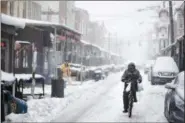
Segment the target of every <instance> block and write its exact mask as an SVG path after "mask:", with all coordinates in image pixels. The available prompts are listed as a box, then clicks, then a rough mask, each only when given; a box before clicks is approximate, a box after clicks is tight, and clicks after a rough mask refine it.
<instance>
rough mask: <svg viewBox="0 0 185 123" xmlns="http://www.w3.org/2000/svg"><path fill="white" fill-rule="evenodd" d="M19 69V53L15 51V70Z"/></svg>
mask: <svg viewBox="0 0 185 123" xmlns="http://www.w3.org/2000/svg"><path fill="white" fill-rule="evenodd" d="M19 67H20V53H19V51H16V53H15V68H19Z"/></svg>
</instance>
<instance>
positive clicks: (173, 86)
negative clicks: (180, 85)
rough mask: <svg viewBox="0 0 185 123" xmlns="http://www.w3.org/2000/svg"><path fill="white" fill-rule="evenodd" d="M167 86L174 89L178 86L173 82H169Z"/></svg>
mask: <svg viewBox="0 0 185 123" xmlns="http://www.w3.org/2000/svg"><path fill="white" fill-rule="evenodd" d="M165 88H167V89H172V90H174V89H175V88H176V86H175V85H174V84H172V83H167V84H166V85H165Z"/></svg>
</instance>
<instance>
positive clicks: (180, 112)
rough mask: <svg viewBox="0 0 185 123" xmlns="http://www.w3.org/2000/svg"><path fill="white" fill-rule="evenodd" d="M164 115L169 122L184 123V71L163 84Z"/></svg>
mask: <svg viewBox="0 0 185 123" xmlns="http://www.w3.org/2000/svg"><path fill="white" fill-rule="evenodd" d="M165 87H166V88H167V89H168V91H167V93H166V95H165V101H164V115H165V117H166V118H167V120H168V122H170V123H172V122H173V123H184V71H183V72H181V73H179V74H178V75H177V77H176V78H175V79H174V80H173V81H172V82H171V83H168V84H166V85H165Z"/></svg>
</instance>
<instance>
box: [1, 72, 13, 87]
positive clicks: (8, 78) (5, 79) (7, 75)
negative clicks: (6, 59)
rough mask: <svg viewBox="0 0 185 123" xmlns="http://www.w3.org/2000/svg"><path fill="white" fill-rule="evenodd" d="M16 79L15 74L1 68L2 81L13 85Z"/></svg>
mask: <svg viewBox="0 0 185 123" xmlns="http://www.w3.org/2000/svg"><path fill="white" fill-rule="evenodd" d="M15 80H16V78H15V77H14V76H13V73H7V72H4V71H2V70H1V82H3V83H4V84H8V85H11V84H13V83H14V82H15Z"/></svg>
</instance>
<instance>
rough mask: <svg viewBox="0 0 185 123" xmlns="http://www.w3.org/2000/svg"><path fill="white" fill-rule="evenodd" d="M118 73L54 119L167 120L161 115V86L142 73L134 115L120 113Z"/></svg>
mask: <svg viewBox="0 0 185 123" xmlns="http://www.w3.org/2000/svg"><path fill="white" fill-rule="evenodd" d="M120 76H121V73H119V74H117V75H116V76H115V77H114V78H111V79H108V81H106V82H103V83H101V84H100V85H99V87H96V88H92V89H89V90H88V93H87V94H85V95H84V98H83V97H82V98H81V99H79V100H76V102H74V103H73V104H72V105H71V106H70V107H68V108H66V109H64V110H63V111H62V112H61V114H60V115H59V116H58V118H56V119H55V120H53V122H85V121H88V122H106V121H109V122H166V119H165V117H164V115H163V109H164V106H163V105H164V94H165V88H164V86H151V85H150V83H149V82H148V81H147V77H146V76H145V75H143V80H144V81H143V84H144V89H145V90H144V91H143V92H140V93H138V100H139V102H138V103H136V104H135V105H134V109H133V116H132V118H131V119H130V118H128V115H127V114H123V113H122V110H123V103H122V91H123V83H121V82H120Z"/></svg>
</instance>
